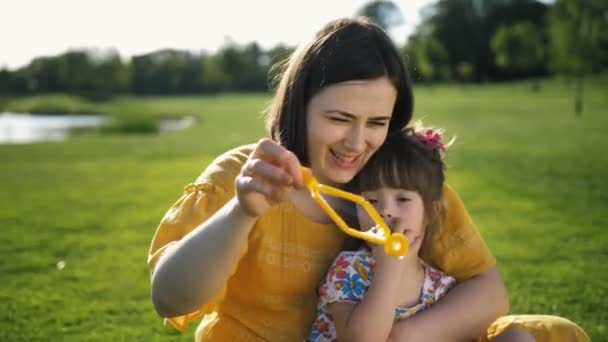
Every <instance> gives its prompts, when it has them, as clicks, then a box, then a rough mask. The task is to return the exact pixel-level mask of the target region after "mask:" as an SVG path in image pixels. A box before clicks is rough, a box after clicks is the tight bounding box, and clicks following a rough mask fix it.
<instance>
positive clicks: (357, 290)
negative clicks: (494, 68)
mask: <svg viewBox="0 0 608 342" xmlns="http://www.w3.org/2000/svg"><path fill="white" fill-rule="evenodd" d="M418 130H419V129H418ZM418 130H414V129H411V128H410V129H407V130H405V131H404V132H403V133H402V134H397V135H395V136H392V137H389V138H388V139H387V141H386V142H385V144H384V145H383V146H382V147H381V148H380V149H379V150H378V152H376V154H375V155H374V156H373V157H372V158H371V159H370V161H369V162H368V163H367V164H366V165H365V167H364V168H363V169H362V170H361V172H360V173H359V174H358V175H357V177H356V178H355V180H354V181H353V185H354V190H355V191H357V192H360V193H361V195H362V196H363V197H364V198H365V199H366V200H368V201H369V202H370V203H371V204H372V205H373V206H374V207H375V208H376V209H377V210H378V213H379V214H380V216H382V218H383V219H384V220H385V222H386V224H387V225H388V226H389V227H390V228H391V230H392V231H393V232H400V233H403V234H404V235H405V236H406V237H407V238H408V240H409V241H410V249H409V251H408V254H407V255H406V257H405V258H402V259H398V258H395V257H390V256H387V255H386V254H385V253H384V251H383V246H380V245H376V244H369V245H367V244H364V245H362V246H361V248H360V249H359V250H357V251H344V252H342V253H340V254H339V255H338V257H337V258H336V259H335V261H334V263H333V264H332V266H331V267H330V269H329V271H328V273H327V275H326V277H325V279H324V281H323V282H322V284H321V287H320V289H319V296H320V298H319V304H318V312H317V313H318V316H317V319H316V321H315V322H314V324H313V327H312V331H311V335H310V340H312V341H334V340H336V339H337V338H338V337H340V340H341V341H352V340H355V337H356V338H357V340H367V341H385V340H386V339H387V338H388V336H389V333H390V331H391V328H392V325H393V321H394V320H395V319H403V318H406V317H408V316H411V315H414V314H416V313H418V312H421V311H423V310H425V309H426V308H428V307H429V306H430V305H432V304H433V303H434V302H436V301H437V300H439V299H440V298H441V297H443V295H444V294H445V293H446V292H447V291H448V290H449V289H450V288H451V287H452V286H453V285H454V283H455V279H454V278H453V277H451V276H449V275H447V274H445V273H443V272H441V271H439V270H437V269H435V268H433V267H432V266H430V265H428V264H426V263H424V262H423V261H422V260H421V259H420V258H419V257H418V254H419V251H420V247H421V246H422V245H423V244H425V243H428V241H430V240H431V239H432V238H433V234H434V232H435V230H436V229H437V227H439V225H440V221H441V220H442V218H443V212H444V209H443V206H442V204H441V201H440V199H441V192H442V188H443V183H444V179H445V176H444V169H445V166H444V163H443V161H442V160H441V156H440V150H443V149H444V146H443V145H442V144H441V142H440V140H439V138H440V135H439V133H437V132H434V131H432V130H431V129H428V130H426V132H423V133H421V132H418ZM357 216H358V221H359V226H360V228H361V229H363V230H367V229H368V228H369V227H372V226H373V225H374V223H373V221H371V220H370V219H369V218H368V217H367V215H365V214H364V212H363V211H362V210H357Z"/></svg>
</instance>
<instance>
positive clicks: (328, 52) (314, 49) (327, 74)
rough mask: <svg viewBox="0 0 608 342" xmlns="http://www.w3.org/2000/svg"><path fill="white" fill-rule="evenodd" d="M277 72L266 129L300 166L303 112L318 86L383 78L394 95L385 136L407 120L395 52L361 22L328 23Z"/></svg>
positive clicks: (406, 86)
mask: <svg viewBox="0 0 608 342" xmlns="http://www.w3.org/2000/svg"><path fill="white" fill-rule="evenodd" d="M279 68H280V69H281V70H279V74H277V77H278V78H277V80H278V81H279V82H278V86H275V85H273V88H275V89H276V90H275V95H274V97H273V99H272V101H271V103H270V106H269V108H268V110H267V112H266V121H267V128H268V130H269V132H270V135H271V137H272V139H274V140H275V141H277V142H279V143H281V145H283V146H285V147H286V148H287V149H289V150H291V151H292V152H294V153H295V155H296V156H297V157H298V159H299V160H300V162H301V163H302V164H303V165H308V164H309V156H308V143H307V133H308V130H307V127H306V111H307V107H308V104H309V102H310V99H311V98H312V97H313V96H314V95H316V94H317V93H318V92H319V91H320V90H321V89H323V88H324V87H327V86H329V85H332V84H336V83H340V82H346V81H352V80H371V79H376V78H379V77H383V76H385V77H388V78H389V79H390V80H391V82H392V83H393V85H394V86H395V88H396V90H397V100H396V102H395V106H394V108H393V116H392V118H391V121H390V124H389V132H395V131H400V130H401V129H402V128H403V127H404V126H406V125H407V124H408V123H409V121H410V119H411V116H412V110H413V95H412V87H411V82H410V79H409V75H408V72H407V69H406V67H405V65H404V63H403V61H402V60H401V56H400V54H399V51H398V49H397V48H396V47H395V45H394V44H393V42H392V41H391V39H390V38H389V37H388V35H387V34H386V32H385V31H384V30H383V29H382V28H381V27H380V26H378V25H376V24H374V23H372V22H371V21H369V20H368V19H366V18H363V17H361V18H355V19H338V20H334V21H330V22H329V23H327V24H326V25H325V26H324V27H322V28H321V30H319V31H318V32H317V33H316V35H315V36H314V38H313V39H312V40H311V41H310V42H309V43H308V44H304V45H302V46H300V47H299V48H298V49H297V50H296V51H294V52H293V54H292V55H291V56H290V57H289V58H288V59H287V60H286V61H285V62H284V64H283V65H282V66H279Z"/></svg>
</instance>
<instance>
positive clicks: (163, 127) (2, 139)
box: [0, 112, 194, 144]
mask: <svg viewBox="0 0 608 342" xmlns="http://www.w3.org/2000/svg"><path fill="white" fill-rule="evenodd" d="M109 122H110V119H109V118H107V117H103V116H99V115H90V114H70V115H39V114H36V115H31V114H21V113H8V112H4V113H0V144H24V143H32V142H39V141H57V140H64V139H66V138H67V137H69V135H70V133H71V132H72V131H73V130H86V129H93V128H96V127H99V126H101V125H105V124H108V123H109ZM193 123H194V119H193V118H191V117H185V118H181V119H165V120H161V121H160V122H159V131H160V132H166V131H171V130H176V129H184V128H188V127H190V126H192V124H193Z"/></svg>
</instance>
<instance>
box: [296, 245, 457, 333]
mask: <svg viewBox="0 0 608 342" xmlns="http://www.w3.org/2000/svg"><path fill="white" fill-rule="evenodd" d="M374 264H375V261H374V258H373V257H372V254H371V251H370V249H369V248H362V249H360V250H358V251H354V252H353V251H347V252H342V253H340V255H338V257H337V258H336V259H335V260H334V263H333V264H332V265H331V267H330V268H329V271H328V272H327V275H326V276H325V278H324V280H323V282H322V284H321V286H320V287H319V304H318V306H317V319H316V320H315V322H314V323H313V325H312V328H311V333H310V336H309V338H308V341H335V340H336V330H335V327H334V323H333V318H332V316H331V314H330V313H329V311H328V310H327V305H328V304H330V303H338V302H346V303H354V304H356V303H359V302H360V301H361V300H362V299H363V296H364V294H365V292H366V291H367V289H368V288H369V286H370V285H371V282H372V279H373V278H374V271H373V270H374ZM424 269H425V276H424V283H423V285H422V291H421V296H420V302H419V303H418V304H416V305H414V306H412V307H397V308H395V319H402V318H406V317H409V316H412V315H415V314H417V313H419V312H422V311H424V310H426V309H427V308H428V307H429V306H431V305H433V303H435V302H436V301H438V300H439V299H440V298H441V297H443V296H444V295H445V294H446V292H447V291H448V290H449V289H450V288H451V287H452V286H453V285H454V283H455V281H456V280H455V279H454V278H453V277H451V276H449V275H447V274H445V273H443V272H441V271H438V270H436V269H434V268H432V267H430V266H428V265H424Z"/></svg>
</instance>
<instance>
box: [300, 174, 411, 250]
mask: <svg viewBox="0 0 608 342" xmlns="http://www.w3.org/2000/svg"><path fill="white" fill-rule="evenodd" d="M302 178H303V180H304V184H305V185H306V187H307V188H308V190H309V191H310V194H311V196H312V198H313V199H314V200H315V201H316V202H317V204H319V206H320V207H321V209H323V211H325V213H326V214H327V216H329V217H330V218H331V219H332V220H333V221H334V222H335V223H336V225H337V226H338V228H340V229H341V230H342V231H343V232H344V233H346V234H348V235H350V236H353V237H356V238H359V239H363V240H366V241H369V242H373V243H376V244H380V245H384V251H385V252H386V254H388V255H392V256H396V257H403V256H405V254H407V251H408V249H409V241H408V239H407V237H405V235H403V234H401V233H391V230H390V228H389V227H388V226H387V225H386V223H385V222H384V220H382V217H380V214H378V212H377V211H376V209H375V208H374V207H373V206H372V205H371V204H370V203H369V202H368V201H367V200H365V198H363V197H361V196H359V195H355V194H353V193H350V192H347V191H343V190H340V189H338V188H334V187H331V186H329V185H325V184H320V183H319V182H318V181H317V179H316V178H315V177H314V176H313V175H312V171H311V170H310V169H308V168H305V167H302ZM321 194H327V195H331V196H334V197H339V198H342V199H345V200H349V201H351V202H353V203H355V204H358V205H360V206H361V207H362V208H363V209H364V210H365V211H366V212H367V213H368V214H369V216H370V217H371V218H372V220H374V222H375V223H376V225H377V227H379V228H380V230H381V234H375V233H372V232H369V231H368V232H363V231H360V230H358V229H354V228H351V227H349V226H348V225H347V224H346V222H344V220H343V219H342V218H341V217H340V216H339V215H338V213H336V211H335V210H334V209H333V208H332V207H331V206H330V205H329V204H328V203H327V201H326V200H325V199H324V198H323V196H321Z"/></svg>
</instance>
